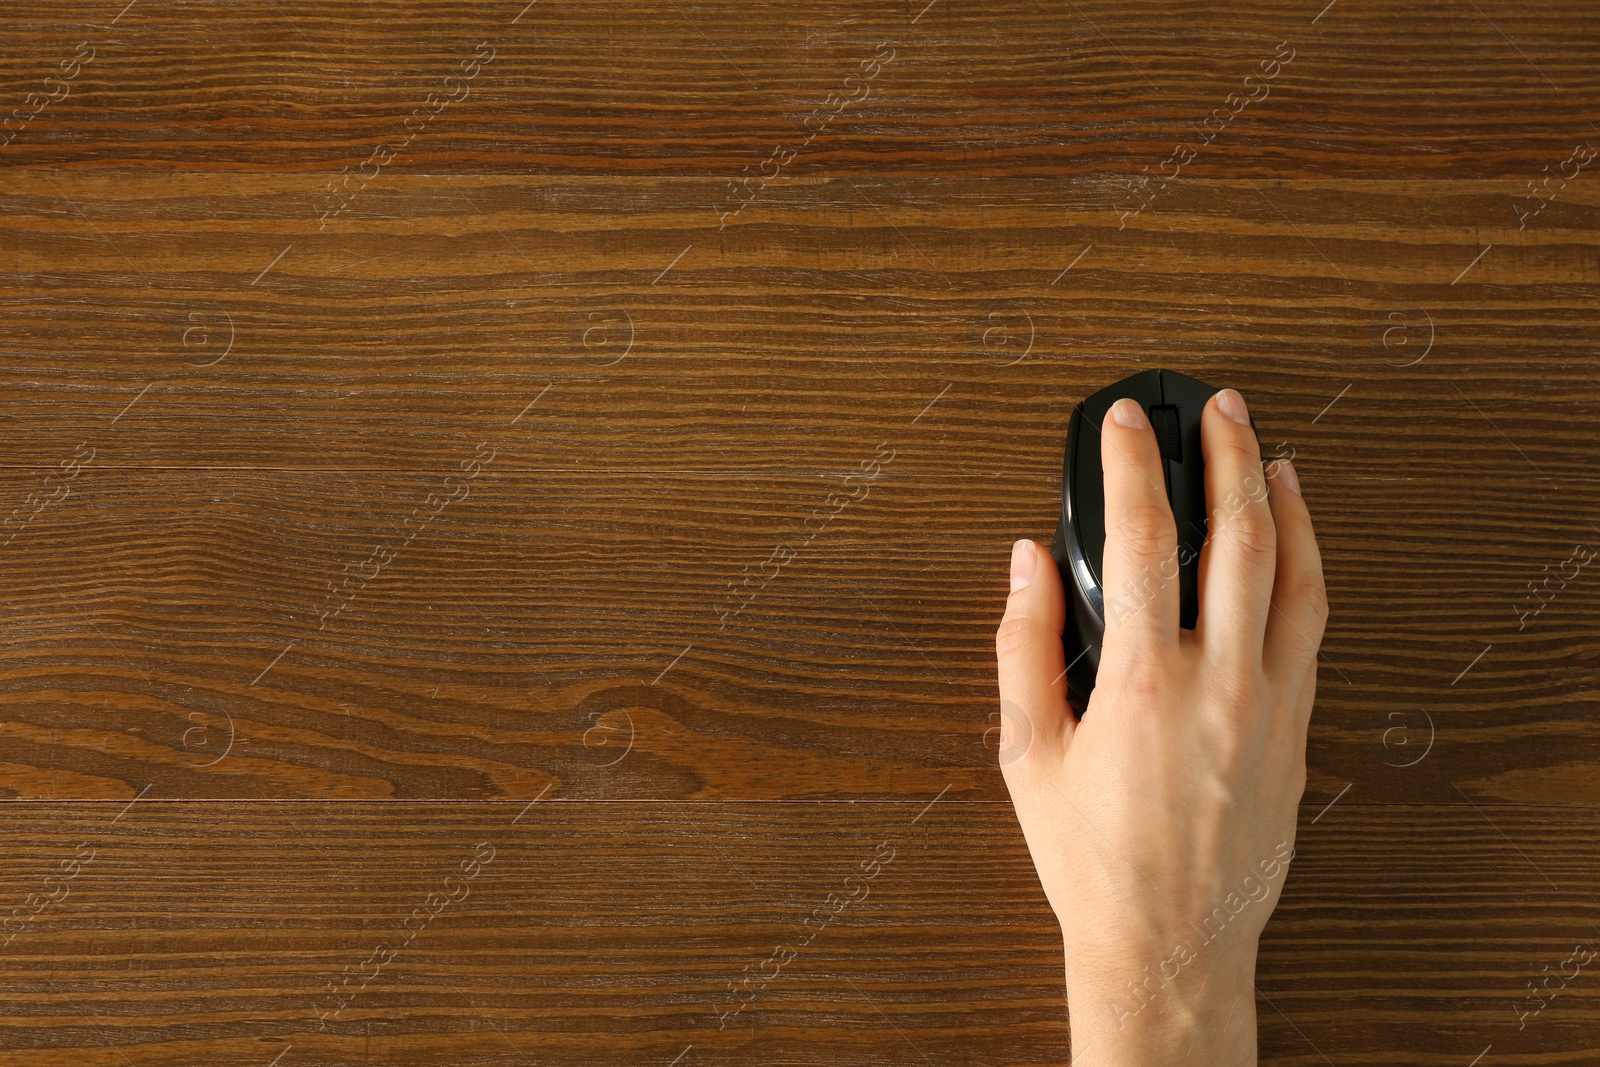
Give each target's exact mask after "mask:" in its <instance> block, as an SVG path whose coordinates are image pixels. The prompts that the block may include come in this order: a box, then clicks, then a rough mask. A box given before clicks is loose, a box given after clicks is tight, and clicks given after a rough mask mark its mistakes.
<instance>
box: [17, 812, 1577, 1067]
mask: <svg viewBox="0 0 1600 1067" xmlns="http://www.w3.org/2000/svg"><path fill="white" fill-rule="evenodd" d="M927 799H932V798H931V797H930V798H927ZM926 804H927V800H926V799H923V798H918V801H917V802H914V803H879V804H861V805H841V804H803V805H791V804H740V803H723V804H695V803H687V804H681V805H679V804H670V803H668V804H656V803H630V804H619V803H606V802H581V801H580V802H570V803H569V802H563V801H560V800H557V799H547V800H545V801H542V802H541V803H539V804H537V805H535V806H533V807H532V808H531V809H530V808H526V807H525V806H524V805H522V804H490V803H486V804H463V803H450V804H427V805H413V804H404V803H387V804H345V803H327V802H321V803H315V802H298V803H297V802H283V803H276V804H267V803H260V802H258V803H254V804H234V803H221V804H209V805H201V804H194V803H169V802H163V801H154V800H141V801H140V802H138V803H137V804H135V805H133V806H132V807H131V808H127V809H126V813H125V814H123V815H122V816H121V818H120V819H117V816H118V813H119V811H123V810H124V805H123V804H120V803H111V804H73V805H60V804H46V803H39V804H26V805H22V806H20V813H19V814H17V815H14V816H13V831H12V834H11V839H12V842H13V845H12V855H13V856H14V857H15V862H14V863H12V864H10V865H8V867H7V869H6V871H5V873H4V875H3V880H0V892H3V893H4V895H5V897H6V898H7V899H11V898H18V897H20V896H21V895H22V894H24V893H26V892H29V891H31V890H33V889H35V888H37V883H38V882H39V880H40V877H41V876H42V874H43V873H44V872H45V871H48V870H54V869H55V868H56V867H57V865H58V861H59V859H60V858H61V857H64V856H71V855H73V854H74V853H75V851H76V850H78V848H79V846H80V845H83V846H85V850H84V852H83V854H84V855H87V854H88V851H87V850H93V858H92V860H90V861H89V862H88V863H86V864H83V865H82V866H81V870H80V873H79V874H78V875H77V876H76V878H74V879H73V880H72V881H71V882H70V883H69V889H68V892H67V895H66V896H65V897H64V898H62V899H61V900H60V901H59V902H58V903H55V904H53V905H51V907H50V909H49V910H48V911H46V912H44V913H42V914H41V915H40V916H39V917H38V918H37V919H36V920H34V922H33V923H31V924H30V925H29V926H27V927H26V928H25V929H24V930H23V931H22V932H21V933H20V934H18V935H17V936H16V937H15V938H14V939H13V941H12V943H11V944H10V945H9V946H8V947H7V949H6V952H5V959H6V967H5V969H4V970H3V971H0V990H3V995H4V997H5V999H6V1001H7V1003H8V1005H9V1006H10V1010H8V1012H7V1013H6V1016H5V1018H4V1019H3V1020H0V1043H4V1045H5V1046H6V1047H7V1048H8V1050H9V1051H8V1059H9V1061H10V1062H12V1063H15V1064H18V1065H19V1067H56V1065H59V1064H67V1063H93V1064H100V1063H105V1064H111V1063H123V1062H127V1063H133V1064H136V1065H143V1064H154V1063H190V1062H218V1063H257V1062H259V1063H267V1062H270V1061H271V1060H272V1058H273V1057H274V1056H277V1055H279V1054H280V1053H283V1059H282V1060H281V1061H280V1062H281V1064H284V1065H289V1064H296V1063H299V1064H317V1063H361V1062H373V1063H444V1062H449V1063H474V1064H518V1063H529V1062H533V1063H541V1064H542V1063H550V1064H560V1065H569V1064H571V1065H577V1064H586V1065H587V1064H604V1063H616V1062H629V1063H660V1064H668V1063H671V1062H672V1061H673V1059H674V1057H676V1056H678V1055H679V1054H681V1053H684V1050H685V1049H688V1050H689V1051H688V1052H687V1054H685V1056H684V1059H683V1060H682V1061H681V1062H685V1063H688V1062H693V1063H703V1064H733V1063H748V1062H751V1061H753V1060H755V1059H757V1058H759V1059H761V1060H762V1061H763V1062H771V1063H777V1064H785V1065H797V1064H814V1063H842V1064H863V1065H864V1064H874V1063H882V1062H885V1061H887V1062H892V1063H921V1062H924V1059H926V1062H931V1063H952V1064H972V1065H978V1064H991V1063H996V1062H999V1063H1019V1064H1037V1065H1044V1064H1057V1063H1061V1062H1063V1061H1064V1055H1063V1052H1062V1050H1063V1049H1064V1048H1065V1047H1066V1036H1067V1035H1066V1029H1065V1022H1064V1012H1063V1008H1062V1003H1061V996H1060V983H1061V974H1060V940H1059V933H1058V931H1056V929H1055V926H1054V919H1053V917H1052V916H1051V915H1050V913H1049V910H1048V907H1047V905H1046V904H1045V902H1044V899H1043V896H1042V894H1041V893H1040V890H1039V888H1038V883H1037V879H1036V877H1035V875H1034V873H1033V869H1032V865H1031V862H1030V861H1029V859H1028V855H1027V851H1026V849H1025V848H1024V847H1023V845H1022V842H1021V840H1020V836H1019V835H1017V834H1016V833H1015V831H1014V826H1015V822H1014V817H1013V816H1012V814H1011V812H1010V810H1009V807H1008V806H1007V805H1005V804H983V803H979V804H973V803H962V802H952V801H950V800H949V799H948V798H946V799H943V800H941V801H940V802H939V803H937V804H935V805H933V806H932V807H931V808H926V810H925V811H924V809H925V807H926ZM1319 807H1321V805H1320V804H1316V805H1312V804H1308V805H1306V807H1305V809H1304V818H1303V819H1302V824H1301V828H1300V835H1299V839H1298V841H1297V843H1296V850H1297V856H1296V859H1295V861H1294V864H1293V865H1292V868H1291V872H1290V874H1289V876H1288V882H1287V885H1286V889H1285V895H1284V899H1283V901H1282V903H1281V904H1280V905H1279V909H1278V912H1277V914H1276V915H1275V916H1274V918H1273V921H1272V922H1271V924H1270V925H1269V926H1268V929H1267V936H1266V939H1265V942H1264V944H1263V946H1262V953H1261V955H1262V964H1261V969H1260V975H1259V979H1258V983H1257V985H1258V987H1259V990H1260V993H1261V999H1260V1005H1259V1010H1260V1014H1261V1027H1262V1045H1263V1062H1271V1063H1282V1064H1295V1065H1306V1067H1309V1065H1310V1064H1314V1063H1326V1062H1332V1063H1336V1064H1356V1065H1374V1067H1376V1065H1381V1064H1393V1063H1447V1062H1470V1060H1471V1058H1472V1057H1473V1056H1475V1055H1477V1054H1478V1053H1479V1052H1481V1051H1482V1050H1483V1048H1484V1047H1485V1046H1486V1045H1492V1046H1493V1049H1494V1051H1493V1052H1491V1053H1490V1055H1499V1056H1503V1057H1504V1058H1505V1061H1506V1062H1518V1061H1520V1062H1529V1063H1539V1064H1552V1065H1555V1064H1570V1065H1574V1067H1576V1065H1579V1064H1587V1063H1592V1062H1593V1061H1594V1057H1595V1055H1596V1052H1597V1051H1600V1026H1597V1025H1596V1022H1595V1019H1596V1006H1597V1005H1600V992H1597V991H1596V989H1595V987H1594V985H1593V984H1592V982H1590V983H1586V982H1584V981H1583V980H1582V978H1580V979H1577V980H1574V981H1572V982H1570V983H1569V985H1568V987H1567V988H1566V989H1565V990H1562V991H1561V992H1559V993H1558V994H1557V995H1556V996H1554V997H1553V998H1552V999H1550V1001H1549V1003H1548V1006H1546V1007H1545V1008H1544V1009H1543V1010H1542V1011H1540V1012H1538V1013H1537V1014H1536V1015H1532V1016H1531V1017H1528V1018H1525V1019H1522V1020H1520V1021H1521V1022H1522V1023H1523V1025H1522V1027H1521V1028H1520V1029H1519V1028H1518V1023H1519V1018H1518V1016H1517V1014H1516V1011H1515V1009H1514V1004H1515V1003H1516V1001H1517V1000H1518V998H1519V997H1523V998H1525V997H1526V996H1527V991H1526V988H1525V985H1524V983H1525V981H1526V980H1527V979H1529V978H1535V979H1536V978H1538V977H1540V976H1542V975H1543V974H1544V973H1546V972H1544V971H1543V970H1542V967H1543V966H1544V965H1546V964H1548V965H1549V966H1550V968H1551V969H1552V970H1557V969H1559V968H1558V966H1557V965H1558V964H1559V963H1560V961H1561V960H1562V959H1563V958H1565V957H1566V956H1567V955H1568V954H1569V953H1570V952H1571V949H1572V945H1573V943H1574V942H1591V943H1592V942H1593V940H1594V939H1595V931H1594V929H1593V925H1592V924H1593V921H1594V909H1593V885H1594V879H1595V877H1596V875H1597V874H1600V870H1597V868H1596V863H1595V856H1594V851H1593V849H1592V848H1590V847H1589V846H1588V842H1589V841H1591V840H1592V839H1593V834H1594V833H1596V832H1597V831H1600V825H1597V824H1596V820H1595V815H1594V810H1593V809H1592V808H1582V807H1569V808H1566V809H1563V810H1562V814H1561V816H1560V819H1561V825H1560V826H1557V825H1554V824H1553V821H1552V819H1551V809H1550V808H1549V807H1513V806H1503V805H1502V806H1497V807H1496V808H1495V809H1494V815H1493V822H1492V823H1491V822H1490V821H1489V820H1487V819H1486V818H1485V817H1484V815H1483V814H1480V813H1479V812H1475V811H1473V810H1472V808H1471V807H1469V806H1468V805H1467V804H1465V803H1461V802H1459V801H1458V802H1457V803H1456V804H1454V805H1408V806H1395V807H1382V806H1374V805H1363V804H1359V803H1350V804H1346V803H1345V802H1344V801H1341V802H1340V803H1339V804H1338V805H1336V806H1335V807H1333V808H1332V809H1331V810H1330V811H1328V812H1327V813H1326V814H1322V815H1320V816H1319V814H1318V808H1319ZM519 814H520V818H519ZM1313 818H1316V819H1317V820H1318V821H1317V822H1316V823H1315V824H1311V822H1310V820H1311V819H1313ZM114 819H117V821H115V822H113V820H114ZM513 820H516V822H515V823H514V822H513ZM1502 832H1503V833H1504V834H1505V836H1504V837H1502V836H1501V833H1502ZM480 843H482V844H484V845H486V846H487V848H486V849H485V850H484V851H483V852H482V853H479V852H478V851H477V850H476V849H475V846H478V845H479V844H480ZM490 853H492V857H491V858H490V859H489V861H488V862H487V863H485V864H483V865H481V867H480V868H479V874H478V876H477V877H476V878H473V879H464V880H461V881H458V882H457V883H454V884H452V885H450V886H448V887H445V883H444V879H445V878H447V877H449V876H451V875H452V874H455V875H459V874H460V873H461V871H462V867H461V861H462V859H463V858H466V857H471V856H474V855H478V854H483V855H489V854H490ZM874 856H880V857H884V858H887V860H888V862H887V863H879V864H878V870H877V872H876V874H875V875H874V876H873V877H872V878H871V879H869V880H867V881H865V882H857V883H851V884H850V886H846V885H845V882H844V880H845V879H846V878H847V877H850V876H852V875H856V876H858V877H864V876H863V875H862V872H863V869H867V870H870V869H871V868H870V866H869V867H867V868H863V866H862V864H863V862H864V861H867V860H869V859H871V858H872V857H874ZM1547 879H1548V880H1547ZM861 885H864V886H865V887H866V889H865V894H864V895H862V893H861V892H859V891H856V892H853V893H852V892H851V890H852V889H853V888H857V887H859V886H861ZM442 887H445V888H442ZM432 892H440V893H443V894H445V895H449V896H452V897H455V898H457V899H453V900H451V902H450V903H448V904H445V905H443V906H438V908H437V914H436V915H433V916H432V917H431V918H427V920H426V921H424V919H423V918H418V919H415V920H412V919H411V916H412V915H414V914H415V910H416V909H417V908H419V907H421V906H422V905H423V903H424V901H426V900H427V899H428V895H429V894H430V893H432ZM830 894H835V895H845V894H849V895H852V896H855V897H857V898H858V899H857V900H856V901H855V902H854V903H852V904H850V905H848V906H846V907H844V908H842V909H840V911H839V912H838V914H837V915H836V916H835V917H834V918H833V919H832V920H831V921H829V922H828V923H826V924H825V925H819V926H814V927H810V928H808V927H805V926H803V925H802V924H803V922H804V919H805V917H806V916H807V915H808V914H809V913H811V912H812V910H813V909H815V908H817V907H822V906H824V905H825V902H827V901H828V898H829V895H830ZM827 906H828V907H830V908H831V907H833V905H831V904H830V905H827ZM430 910H432V909H431V908H430ZM408 921H410V922H411V925H410V926H409V927H408V926H407V925H406V923H407V922H408ZM808 934H809V935H810V937H809V941H807V942H806V943H804V944H802V941H803V940H805V939H806V938H807V935H808ZM1224 936H1225V935H1224ZM381 945H387V946H389V948H390V949H393V950H395V955H394V956H393V957H392V958H388V953H387V952H384V953H380V954H379V955H378V956H377V957H376V958H375V959H374V958H373V956H372V953H373V952H374V951H375V950H376V949H377V947H378V946H381ZM777 947H787V948H790V949H792V950H794V951H795V952H796V958H794V959H793V960H792V961H789V962H788V963H787V964H785V965H783V966H779V965H778V964H768V965H767V966H765V967H763V966H762V964H763V962H764V961H767V960H768V958H769V956H770V955H771V954H772V953H773V952H774V951H775V948H777ZM369 959H372V960H373V962H371V963H365V961H367V960H369ZM363 964H365V965H364V966H363ZM747 967H748V968H749V971H748V972H746V970H745V969H746V968H747ZM346 968H349V970H348V971H347V970H346ZM774 970H776V971H777V972H778V973H777V974H776V975H775V976H772V977H770V978H768V979H767V980H766V981H764V982H757V983H755V984H751V985H746V986H744V987H743V994H744V995H743V997H742V998H741V997H737V996H736V995H735V992H731V991H730V985H732V986H733V987H734V989H735V990H738V987H739V983H740V982H741V979H743V978H744V976H745V975H746V973H749V974H754V975H757V976H763V975H772V972H773V971H774ZM352 973H359V974H360V975H361V976H362V977H360V978H356V979H351V980H349V981H346V980H345V977H344V976H347V975H349V974H352ZM1583 977H1584V978H1587V977H1588V975H1587V974H1585V975H1584V976H1583ZM330 982H331V983H332V984H333V985H334V987H335V989H336V990H338V991H339V992H340V993H341V994H342V998H343V999H344V1000H345V1002H346V1003H345V1006H343V1007H342V1008H340V1007H339V1000H338V999H335V998H334V997H333V995H332V994H330V993H329V991H328V987H329V984H330ZM740 999H744V1000H748V1006H746V1007H745V1008H744V1009H743V1010H741V1011H737V1012H734V1011H733V1007H734V1006H735V1005H736V1004H737V1003H739V1001H740ZM335 1009H337V1013H336V1014H329V1015H328V1016H326V1017H324V1016H323V1014H322V1013H324V1012H330V1013H331V1012H333V1011H334V1010H335ZM1280 1013H1281V1014H1280ZM1422 1020H1426V1025H1419V1024H1420V1023H1421V1021H1422ZM719 1024H720V1027H719ZM286 1048H287V1049H288V1051H287V1052H286V1053H284V1050H285V1049H286ZM1323 1057H1326V1059H1323Z"/></svg>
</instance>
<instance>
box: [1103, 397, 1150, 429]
mask: <svg viewBox="0 0 1600 1067" xmlns="http://www.w3.org/2000/svg"><path fill="white" fill-rule="evenodd" d="M1111 417H1112V418H1113V419H1116V420H1117V425H1118V426H1126V427H1127V428H1128V429H1130V430H1148V429H1149V428H1150V420H1149V419H1147V418H1145V414H1144V405H1143V404H1141V403H1139V402H1138V401H1137V400H1134V399H1133V398H1132V397H1127V396H1125V397H1123V398H1122V399H1121V400H1119V401H1117V402H1116V403H1115V404H1112V405H1111Z"/></svg>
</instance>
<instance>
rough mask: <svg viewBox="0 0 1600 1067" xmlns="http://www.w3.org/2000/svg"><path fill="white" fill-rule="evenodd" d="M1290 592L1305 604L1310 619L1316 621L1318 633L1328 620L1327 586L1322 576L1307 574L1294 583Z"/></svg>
mask: <svg viewBox="0 0 1600 1067" xmlns="http://www.w3.org/2000/svg"><path fill="white" fill-rule="evenodd" d="M1291 593H1292V595H1293V596H1294V597H1295V599H1297V600H1298V601H1300V603H1302V604H1304V605H1305V608H1306V611H1307V612H1309V613H1310V615H1311V618H1312V621H1314V622H1315V623H1316V625H1317V633H1318V634H1319V635H1320V634H1321V633H1322V629H1323V627H1324V626H1326V625H1327V622H1328V587H1327V585H1326V584H1324V582H1323V580H1322V576H1321V575H1316V574H1308V575H1306V576H1305V577H1303V578H1300V579H1299V580H1297V581H1296V582H1295V583H1294V587H1293V589H1292V590H1291Z"/></svg>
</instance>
